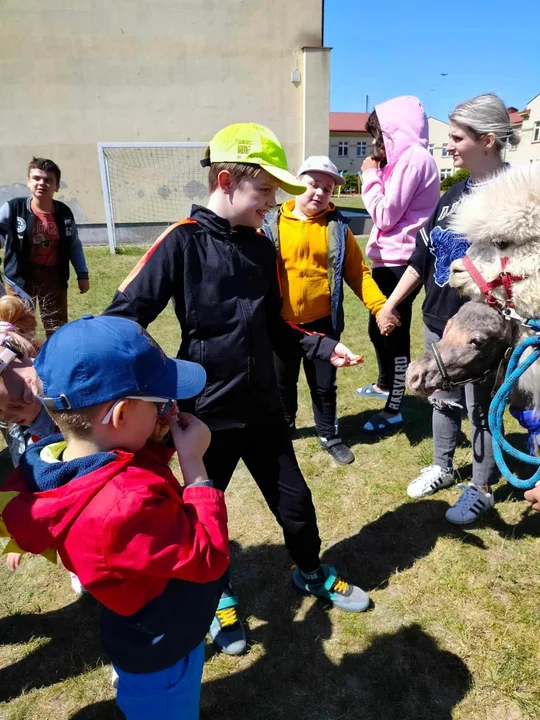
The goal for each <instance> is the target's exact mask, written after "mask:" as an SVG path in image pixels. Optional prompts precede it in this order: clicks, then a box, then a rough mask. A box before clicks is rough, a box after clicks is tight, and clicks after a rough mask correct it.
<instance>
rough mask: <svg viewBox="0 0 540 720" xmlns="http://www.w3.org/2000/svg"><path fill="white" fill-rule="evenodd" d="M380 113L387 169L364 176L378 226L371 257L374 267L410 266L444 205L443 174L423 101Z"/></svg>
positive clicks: (397, 103)
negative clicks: (421, 236) (419, 238)
mask: <svg viewBox="0 0 540 720" xmlns="http://www.w3.org/2000/svg"><path fill="white" fill-rule="evenodd" d="M375 111H376V113H377V117H378V118H379V123H380V125H381V129H382V131H383V134H384V147H385V150H386V159H387V161H388V164H387V165H386V166H385V167H384V168H382V170H375V169H373V170H366V172H364V173H363V174H362V199H363V200H364V205H365V206H366V210H367V211H368V212H369V214H370V215H371V217H372V219H373V223H374V224H373V229H372V231H371V235H370V236H369V241H368V244H367V248H366V253H367V256H368V257H369V258H370V259H371V260H372V262H373V267H382V266H397V265H406V264H407V261H408V260H409V257H410V255H411V253H412V251H413V250H414V247H415V242H416V233H417V232H418V231H419V230H420V228H422V227H423V226H424V225H425V224H426V222H427V221H428V219H429V218H430V216H431V214H432V212H433V211H434V210H435V206H436V205H437V203H438V202H439V198H440V186H439V173H438V171H437V166H436V164H435V160H434V159H433V157H432V156H431V155H430V153H429V151H428V149H427V146H428V123H427V117H426V113H425V112H424V108H423V107H422V103H421V102H420V100H419V99H418V98H416V97H412V96H409V95H405V96H403V97H397V98H393V99H392V100H388V101H387V102H385V103H382V104H381V105H377V106H376V107H375Z"/></svg>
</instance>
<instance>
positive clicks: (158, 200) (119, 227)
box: [98, 142, 209, 255]
mask: <svg viewBox="0 0 540 720" xmlns="http://www.w3.org/2000/svg"><path fill="white" fill-rule="evenodd" d="M208 144H209V143H208V142H155V143H148V142H132V143H130V142H116V143H113V142H110V143H98V155H99V169H100V174H101V188H102V192H103V201H104V203H105V219H106V222H107V235H108V238H109V248H110V251H111V253H112V254H113V255H114V254H115V252H116V247H117V245H118V244H120V243H121V242H122V241H125V242H142V243H148V242H152V241H153V240H154V239H155V238H156V237H157V235H159V233H160V232H162V229H163V227H166V226H167V225H170V224H171V223H172V222H176V221H177V220H182V219H183V218H184V217H187V216H188V215H189V211H190V208H191V205H192V204H193V203H202V202H204V201H205V200H206V198H207V197H208V188H207V176H208V170H206V169H205V168H202V167H201V165H200V160H201V159H202V158H203V156H204V150H205V149H206V148H207V147H208Z"/></svg>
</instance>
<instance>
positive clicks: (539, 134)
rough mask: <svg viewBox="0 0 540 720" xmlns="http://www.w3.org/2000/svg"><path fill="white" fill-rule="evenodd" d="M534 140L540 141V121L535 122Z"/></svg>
mask: <svg viewBox="0 0 540 720" xmlns="http://www.w3.org/2000/svg"><path fill="white" fill-rule="evenodd" d="M532 141H533V142H540V122H535V123H534V126H533V139H532Z"/></svg>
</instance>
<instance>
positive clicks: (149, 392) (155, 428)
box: [0, 315, 229, 720]
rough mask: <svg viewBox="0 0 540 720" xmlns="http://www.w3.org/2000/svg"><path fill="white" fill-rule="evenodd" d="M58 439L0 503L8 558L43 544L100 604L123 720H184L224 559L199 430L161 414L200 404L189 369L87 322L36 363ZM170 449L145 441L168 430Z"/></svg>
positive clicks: (112, 323)
mask: <svg viewBox="0 0 540 720" xmlns="http://www.w3.org/2000/svg"><path fill="white" fill-rule="evenodd" d="M35 368H36V371H37V374H38V378H39V382H38V387H39V391H40V394H41V395H42V397H41V401H42V403H43V404H44V406H45V407H46V409H47V410H48V411H49V412H50V414H51V416H52V417H53V418H54V420H55V422H56V424H57V425H58V427H59V428H60V430H61V432H62V434H59V435H56V436H53V437H49V438H47V439H46V440H42V441H40V442H37V443H35V444H34V445H32V446H31V447H30V448H29V449H28V451H27V452H26V453H25V454H24V455H23V456H22V458H21V461H20V464H19V467H18V468H17V470H16V471H15V473H13V475H12V476H11V477H10V478H9V479H8V483H7V487H6V489H7V492H3V493H1V494H0V511H1V512H2V520H1V521H0V535H1V534H4V535H10V536H11V537H12V538H13V539H12V541H11V544H12V547H11V549H13V550H15V551H17V550H22V551H23V552H32V553H36V554H37V553H43V552H44V551H46V550H49V551H50V549H51V548H54V549H55V550H56V551H57V552H58V554H59V555H60V557H61V559H62V562H63V563H64V565H65V566H66V567H67V569H68V570H70V571H71V572H74V573H76V574H77V576H78V577H79V579H80V581H81V583H82V585H83V587H84V588H85V589H86V590H88V592H90V593H91V594H92V595H93V596H94V597H95V598H96V599H97V600H98V601H99V602H101V603H102V604H103V606H104V613H103V618H102V628H101V631H102V641H103V645H104V648H105V650H106V651H107V653H108V654H109V656H110V658H111V661H112V663H113V666H114V668H115V670H116V672H117V673H118V676H119V680H118V694H117V704H118V705H119V707H120V708H121V710H122V711H123V712H124V714H125V715H126V717H127V718H128V720H139V718H140V719H142V718H145V719H147V718H150V717H151V718H154V719H155V720H160V719H162V718H163V719H164V718H169V717H175V718H182V719H185V720H196V718H198V717H199V695H200V685H201V677H202V668H203V662H204V637H205V635H206V633H207V631H208V628H209V626H210V623H211V621H212V618H213V616H214V613H215V611H216V608H217V605H218V601H219V598H220V595H221V592H222V589H223V587H224V582H225V581H224V579H223V575H224V573H225V571H226V570H227V567H228V564H229V551H228V537H227V518H226V510H225V502H224V496H223V492H222V491H221V490H217V489H215V488H214V487H212V483H211V481H210V480H208V478H207V476H206V470H205V467H204V464H203V461H202V457H203V454H204V453H205V451H206V449H207V447H208V445H209V442H210V432H209V430H208V428H207V427H206V426H205V425H204V424H203V423H202V422H201V421H200V420H197V419H196V418H195V417H193V416H192V415H189V414H186V413H181V414H179V415H178V417H177V419H176V420H175V419H173V418H172V417H171V416H170V414H169V416H167V417H166V415H165V413H167V411H168V407H169V406H170V404H171V401H174V400H176V399H185V398H189V397H193V396H195V395H198V394H199V393H200V392H201V391H202V389H203V387H204V384H205V382H206V374H205V371H204V369H203V368H202V367H201V366H200V365H198V364H197V363H192V362H187V361H183V360H172V359H170V358H167V357H166V356H165V355H164V353H163V351H162V350H161V348H160V347H159V346H158V345H157V344H156V343H155V341H154V340H153V339H152V338H151V337H150V335H149V334H148V333H147V332H146V331H145V330H144V329H143V328H142V327H140V325H138V324H137V323H135V322H133V321H132V320H128V319H125V318H119V317H103V316H102V317H92V316H91V315H87V316H85V317H83V318H81V319H80V320H76V321H74V322H72V323H69V324H68V325H65V326H64V327H62V328H60V329H59V330H58V331H57V332H56V333H55V334H54V335H53V336H52V337H51V338H50V339H49V340H48V341H47V342H46V343H45V345H44V346H43V348H42V350H41V352H40V353H39V355H38V357H37V358H36V361H35ZM169 426H170V433H171V436H172V440H173V443H174V448H175V449H176V451H177V453H178V458H179V462H180V468H181V470H182V475H183V481H184V484H183V486H181V485H180V484H179V482H178V480H177V479H176V478H175V476H174V475H173V473H172V472H171V470H170V469H169V466H168V461H169V460H170V459H171V457H172V454H173V452H174V450H169V448H168V447H167V446H166V445H165V444H164V443H157V442H148V441H149V438H151V437H155V436H156V434H157V435H165V434H166V433H168V431H169Z"/></svg>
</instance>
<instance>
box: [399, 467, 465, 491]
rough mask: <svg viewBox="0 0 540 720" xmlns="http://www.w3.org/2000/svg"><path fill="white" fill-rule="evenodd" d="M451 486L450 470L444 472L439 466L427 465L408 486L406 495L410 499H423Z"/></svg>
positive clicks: (452, 479)
mask: <svg viewBox="0 0 540 720" xmlns="http://www.w3.org/2000/svg"><path fill="white" fill-rule="evenodd" d="M453 484H454V471H453V470H452V468H447V469H446V470H444V469H443V468H442V467H441V466H440V465H428V467H425V468H422V469H421V470H420V475H419V476H418V477H417V478H415V479H414V480H413V481H412V482H411V483H410V484H409V487H408V488H407V495H408V496H409V497H412V498H423V497H427V496H428V495H433V493H435V492H437V490H441V489H442V488H445V487H449V486H450V485H453Z"/></svg>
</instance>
